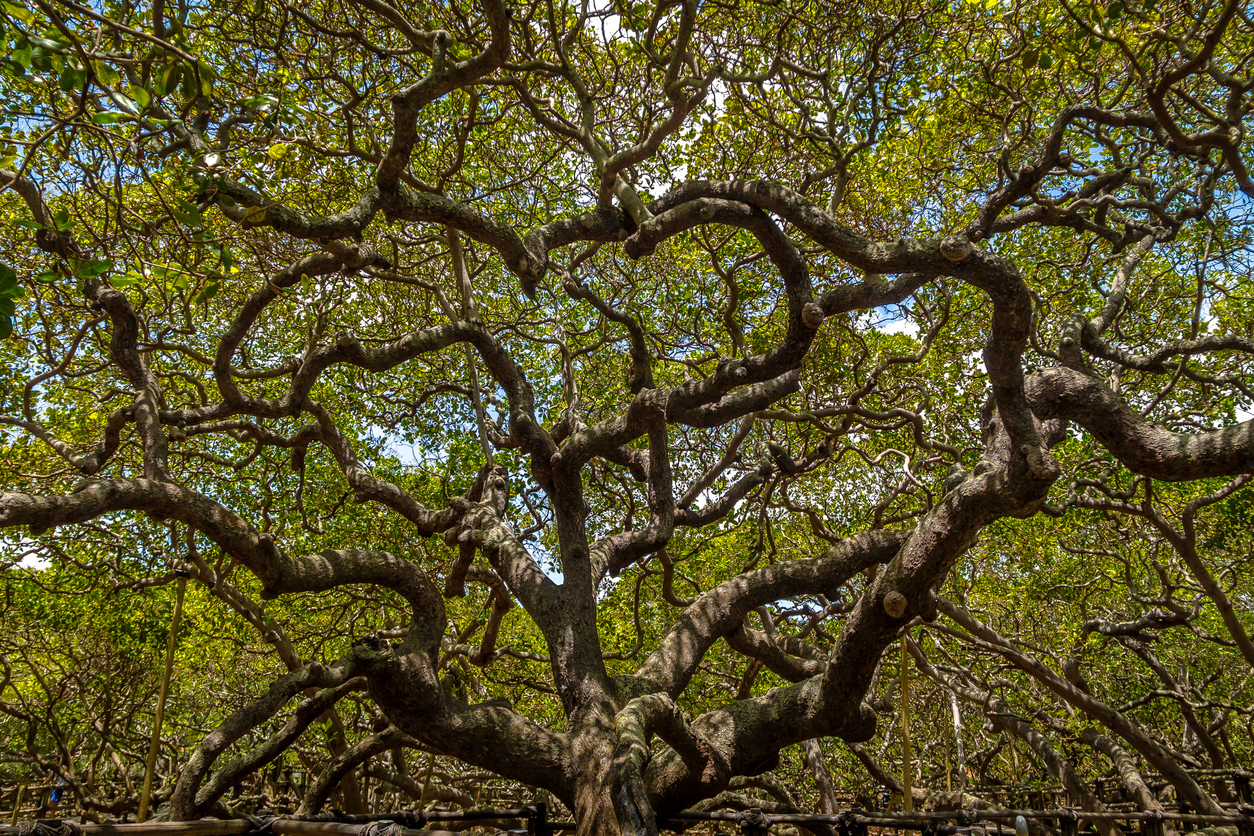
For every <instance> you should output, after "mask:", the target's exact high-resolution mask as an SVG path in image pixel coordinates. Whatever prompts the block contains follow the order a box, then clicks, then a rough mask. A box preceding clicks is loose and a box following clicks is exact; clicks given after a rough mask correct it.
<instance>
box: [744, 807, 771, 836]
mask: <svg viewBox="0 0 1254 836" xmlns="http://www.w3.org/2000/svg"><path fill="white" fill-rule="evenodd" d="M736 824H738V825H740V832H741V833H745V834H754V836H759V834H765V833H766V832H767V831H768V830H770V828H771V817H770V816H768V815H767V814H766V813H763V812H762V811H761V810H760V809H758V808H757V807H750V808H749V809H748V810H745V811H744V812H743V813H741V814H740V815H738V816H736Z"/></svg>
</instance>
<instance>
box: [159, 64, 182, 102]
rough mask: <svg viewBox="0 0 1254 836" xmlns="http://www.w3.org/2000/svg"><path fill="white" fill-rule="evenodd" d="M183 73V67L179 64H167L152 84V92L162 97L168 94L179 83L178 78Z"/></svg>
mask: <svg viewBox="0 0 1254 836" xmlns="http://www.w3.org/2000/svg"><path fill="white" fill-rule="evenodd" d="M182 73H183V65H182V64H180V63H179V62H177V61H176V62H174V63H173V64H169V65H167V66H166V68H165V69H163V70H162V71H161V72H160V73H158V74H157V76H156V77H155V78H154V79H153V82H152V91H153V92H154V93H156V94H157V95H158V96H164V95H165V94H166V93H168V92H170V90H172V89H173V88H174V86H175V85H177V84H178V83H179V78H180V77H181V76H182Z"/></svg>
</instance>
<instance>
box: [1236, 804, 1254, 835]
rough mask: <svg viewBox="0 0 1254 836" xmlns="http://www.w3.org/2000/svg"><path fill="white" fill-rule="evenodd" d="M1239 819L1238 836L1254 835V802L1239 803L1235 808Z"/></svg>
mask: <svg viewBox="0 0 1254 836" xmlns="http://www.w3.org/2000/svg"><path fill="white" fill-rule="evenodd" d="M1233 812H1235V813H1236V814H1237V815H1238V816H1240V818H1239V819H1237V834H1238V836H1254V804H1238V805H1237V808H1236V810H1234V811H1233Z"/></svg>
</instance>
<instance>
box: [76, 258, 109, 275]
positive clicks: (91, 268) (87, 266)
mask: <svg viewBox="0 0 1254 836" xmlns="http://www.w3.org/2000/svg"><path fill="white" fill-rule="evenodd" d="M112 269H113V262H112V261H109V260H107V259H103V258H93V259H90V260H88V261H84V262H83V263H82V264H80V265H79V266H78V269H77V270H75V271H74V275H76V276H78V277H79V278H80V279H94V278H95V277H96V276H99V275H100V274H101V273H107V272H108V271H110V270H112Z"/></svg>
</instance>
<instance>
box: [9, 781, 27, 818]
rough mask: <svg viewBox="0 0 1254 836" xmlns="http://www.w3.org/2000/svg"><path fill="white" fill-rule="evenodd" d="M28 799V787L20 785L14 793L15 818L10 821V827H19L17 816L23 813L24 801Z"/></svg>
mask: <svg viewBox="0 0 1254 836" xmlns="http://www.w3.org/2000/svg"><path fill="white" fill-rule="evenodd" d="M24 798H26V785H25V784H18V785H17V791H16V792H14V793H13V816H12V818H10V819H9V827H17V815H18V813H20V812H22V800H23V799H24Z"/></svg>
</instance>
